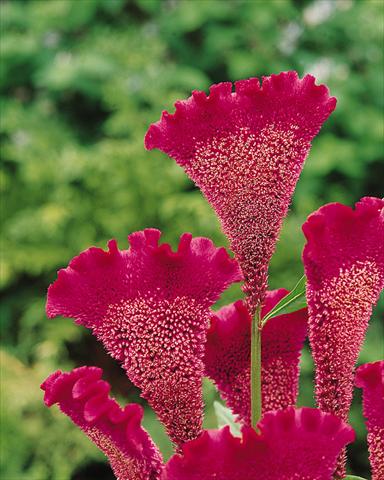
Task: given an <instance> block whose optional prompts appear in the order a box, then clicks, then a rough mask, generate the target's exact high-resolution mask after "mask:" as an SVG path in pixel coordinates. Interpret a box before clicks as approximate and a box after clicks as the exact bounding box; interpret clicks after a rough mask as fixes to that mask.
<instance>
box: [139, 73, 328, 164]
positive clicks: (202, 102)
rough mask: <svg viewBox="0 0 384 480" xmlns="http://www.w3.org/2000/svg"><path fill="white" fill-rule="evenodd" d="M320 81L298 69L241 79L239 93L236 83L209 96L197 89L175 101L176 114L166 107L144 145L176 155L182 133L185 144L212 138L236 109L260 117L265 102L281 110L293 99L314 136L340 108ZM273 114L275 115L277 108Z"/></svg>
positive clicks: (226, 84)
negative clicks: (302, 75) (296, 70)
mask: <svg viewBox="0 0 384 480" xmlns="http://www.w3.org/2000/svg"><path fill="white" fill-rule="evenodd" d="M315 81H316V79H315V78H314V77H313V76H312V75H305V76H304V77H303V78H302V79H300V78H299V76H298V74H297V72H295V71H288V72H281V73H279V74H278V75H270V76H267V77H262V83H260V81H259V79H258V78H249V79H246V80H239V81H237V82H235V83H234V86H235V91H234V92H233V91H232V88H233V85H232V83H231V82H223V83H218V84H215V85H212V86H211V87H210V89H209V95H206V93H205V92H203V91H198V90H194V91H193V92H192V95H191V96H190V97H189V98H188V99H187V100H179V101H177V102H176V103H175V109H176V110H175V113H174V114H170V113H168V112H167V111H163V113H162V116H161V119H160V120H159V121H158V122H156V123H154V124H152V125H151V126H150V127H149V129H148V132H147V134H146V136H145V142H144V143H145V147H146V148H147V149H148V150H151V149H153V148H159V149H161V150H164V151H166V153H168V154H169V155H170V156H173V155H172V152H173V151H176V150H177V136H178V135H179V143H180V144H181V143H183V142H184V141H187V143H190V139H189V140H188V135H189V136H193V137H194V140H195V141H198V140H201V139H203V138H205V137H206V136H207V131H208V132H209V131H212V130H214V129H215V128H217V127H219V126H221V125H225V123H226V118H227V117H228V114H230V113H232V112H234V111H235V112H236V111H242V110H243V111H244V110H251V111H253V112H254V115H255V116H257V115H258V111H259V110H262V109H263V107H264V106H265V105H268V104H273V105H274V106H275V107H277V108H282V107H283V105H284V104H285V103H286V104H288V103H289V102H292V104H294V105H295V108H298V109H300V111H301V112H302V118H299V119H298V121H299V122H300V123H303V125H304V124H305V123H306V124H307V125H306V130H308V131H310V132H311V135H312V136H314V135H316V134H317V133H318V131H319V130H320V127H321V124H322V123H323V122H324V121H325V119H326V118H327V117H328V116H329V115H330V113H331V112H332V111H333V110H334V109H335V107H336V98H334V97H330V96H329V90H328V88H327V87H326V86H325V85H315ZM270 116H271V118H273V112H271V114H270ZM186 125H188V127H189V128H188V129H187V128H185V127H186ZM207 126H209V129H208V130H207ZM208 134H209V133H208ZM166 143H167V146H165V144H166ZM177 161H178V163H179V164H180V165H183V164H185V163H187V161H186V160H183V159H182V158H177Z"/></svg>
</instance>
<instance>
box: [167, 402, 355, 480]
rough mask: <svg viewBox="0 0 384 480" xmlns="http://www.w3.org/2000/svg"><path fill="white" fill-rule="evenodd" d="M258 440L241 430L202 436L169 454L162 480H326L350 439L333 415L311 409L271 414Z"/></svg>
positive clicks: (346, 428)
mask: <svg viewBox="0 0 384 480" xmlns="http://www.w3.org/2000/svg"><path fill="white" fill-rule="evenodd" d="M259 428H260V432H261V433H260V435H259V434H257V433H256V432H255V430H253V429H252V428H250V427H244V428H243V431H242V433H243V438H242V439H240V438H235V437H233V436H232V435H231V433H230V431H229V428H228V427H224V428H223V429H221V430H219V431H205V432H204V433H203V434H202V435H201V436H200V437H199V438H197V439H196V440H193V441H192V442H189V443H187V444H185V445H184V446H183V456H181V455H174V456H173V457H172V458H171V459H170V460H169V462H168V464H167V465H166V467H165V471H164V473H163V475H162V477H161V479H162V480H211V479H213V478H215V479H216V478H217V479H220V480H293V479H296V480H331V478H332V472H333V470H334V468H335V464H336V459H337V456H338V454H339V452H340V450H341V449H342V447H344V446H345V445H346V444H347V443H350V442H352V441H353V440H354V433H353V430H352V428H351V427H349V426H347V425H346V424H345V423H343V422H342V421H341V420H340V419H339V418H337V417H335V416H334V415H330V414H326V413H323V412H321V411H320V410H316V409H312V408H301V409H294V408H289V409H287V410H282V411H277V412H270V413H267V414H265V415H264V417H263V419H262V420H261V422H260V423H259Z"/></svg>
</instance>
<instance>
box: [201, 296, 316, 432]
mask: <svg viewBox="0 0 384 480" xmlns="http://www.w3.org/2000/svg"><path fill="white" fill-rule="evenodd" d="M287 293H288V291H287V290H285V289H283V288H282V289H279V290H274V291H271V292H267V295H266V300H265V305H264V308H263V309H262V312H261V316H262V317H264V316H265V315H266V314H267V313H268V312H269V311H270V310H271V309H272V308H273V307H274V306H275V305H276V304H277V303H278V302H279V301H280V300H281V299H282V298H283V297H284V296H285V295H286V294H287ZM251 322H252V319H251V316H250V314H249V312H248V309H247V308H246V306H245V305H244V303H243V302H242V301H238V302H235V303H233V304H231V305H228V306H226V307H223V308H222V309H220V310H219V311H218V312H215V313H213V314H212V319H211V328H210V330H209V332H208V336H207V344H206V350H205V358H204V363H205V372H206V375H207V376H208V377H210V378H211V379H212V380H213V381H214V382H215V384H216V385H217V387H218V389H219V391H220V393H221V395H222V397H223V399H224V400H225V401H226V403H227V405H228V406H229V407H230V408H231V409H232V411H233V412H234V413H235V414H237V415H238V417H239V420H240V421H241V422H243V423H244V424H245V425H250V423H251V388H250V381H251ZM306 335H307V311H306V309H302V310H299V311H297V312H294V313H289V314H285V315H279V316H277V317H273V318H271V319H270V320H268V322H267V323H266V324H265V326H264V328H263V330H262V334H261V361H262V364H261V388H262V410H263V412H267V411H269V410H278V409H285V408H287V407H289V406H291V405H295V404H296V399H297V394H298V384H299V360H300V352H301V349H302V347H303V343H304V340H305V337H306Z"/></svg>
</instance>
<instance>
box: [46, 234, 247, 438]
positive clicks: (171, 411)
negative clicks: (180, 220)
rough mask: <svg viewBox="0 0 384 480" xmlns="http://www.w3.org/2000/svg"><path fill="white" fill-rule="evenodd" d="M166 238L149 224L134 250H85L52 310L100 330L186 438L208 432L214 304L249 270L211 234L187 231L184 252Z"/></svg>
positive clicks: (171, 428) (176, 434) (52, 298)
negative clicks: (206, 358) (207, 364)
mask: <svg viewBox="0 0 384 480" xmlns="http://www.w3.org/2000/svg"><path fill="white" fill-rule="evenodd" d="M159 238H160V232H159V231H158V230H154V229H148V230H144V231H143V232H136V233H133V234H132V235H130V236H129V241H130V244H131V248H130V249H129V250H123V251H120V250H118V248H117V246H116V243H115V242H114V241H112V242H110V244H109V251H108V252H105V251H103V250H101V249H99V248H90V249H89V250H86V251H85V252H83V253H81V254H80V255H79V256H78V257H76V258H74V259H73V260H72V261H71V262H70V264H69V266H68V268H66V269H64V270H60V271H59V274H58V279H57V280H56V282H55V283H53V284H52V285H51V286H50V288H49V290H48V301H47V313H48V316H49V317H54V316H56V315H64V316H68V317H72V318H75V319H76V322H77V323H80V324H82V325H85V326H86V327H88V328H90V329H92V331H93V333H94V334H95V335H96V336H97V338H98V339H100V340H101V341H102V342H103V344H104V346H105V348H106V349H107V350H108V351H109V352H110V354H111V355H112V356H113V357H114V358H116V359H117V360H118V361H120V362H122V364H123V367H124V368H125V370H126V372H127V375H128V377H129V378H130V380H131V381H132V382H133V383H134V384H135V385H137V386H138V387H139V388H141V390H142V396H143V397H144V398H146V399H147V400H148V402H149V404H150V405H151V406H152V408H153V409H154V410H155V411H156V412H157V414H158V416H159V418H160V420H161V421H162V422H163V423H164V425H165V426H166V428H167V431H168V433H169V435H170V437H171V439H172V440H173V441H174V442H176V443H182V442H183V441H186V440H190V439H193V438H195V437H196V436H197V435H198V434H199V433H200V431H201V423H202V412H203V405H202V394H201V388H202V387H201V379H202V372H203V363H202V358H203V355H204V343H205V340H206V331H207V329H208V322H209V313H210V311H209V307H210V306H211V305H212V303H213V302H215V301H216V300H217V298H218V296H219V295H220V293H221V292H222V291H223V290H224V289H225V288H226V287H227V286H228V285H229V284H230V283H231V282H233V281H237V280H240V279H241V274H240V269H239V267H238V265H237V263H236V261H235V260H232V259H230V258H229V256H228V254H227V253H226V251H225V250H224V249H223V248H216V247H214V245H213V243H212V242H211V241H210V240H208V239H206V238H194V239H192V237H191V235H190V234H184V235H182V237H181V239H180V243H179V247H178V250H177V252H173V251H172V250H171V247H170V246H169V245H168V244H162V245H159V244H158V242H159Z"/></svg>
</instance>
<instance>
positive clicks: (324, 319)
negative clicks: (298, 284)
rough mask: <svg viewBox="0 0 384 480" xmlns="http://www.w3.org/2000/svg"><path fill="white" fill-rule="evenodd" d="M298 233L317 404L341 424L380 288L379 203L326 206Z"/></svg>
mask: <svg viewBox="0 0 384 480" xmlns="http://www.w3.org/2000/svg"><path fill="white" fill-rule="evenodd" d="M303 231H304V234H305V236H306V238H307V244H306V246H305V248H304V253H303V261H304V265H305V272H306V275H307V280H308V284H307V299H308V313H309V339H310V343H311V348H312V354H313V357H314V361H315V365H316V398H317V403H318V406H319V408H320V409H321V410H323V411H325V412H332V413H335V414H336V415H338V416H339V417H340V418H342V419H343V420H346V419H347V418H348V412H349V408H350V405H351V401H352V390H353V373H354V365H355V363H356V361H357V358H358V355H359V351H360V348H361V346H362V343H363V340H364V335H365V332H366V329H367V326H368V321H369V318H370V316H371V314H372V308H373V306H374V305H375V303H376V302H377V300H378V297H379V294H380V291H381V290H382V288H383V286H384V200H380V199H378V198H371V197H365V198H363V199H361V200H360V202H358V203H357V204H356V208H355V210H353V209H351V208H349V207H346V206H344V205H340V204H337V203H334V204H329V205H325V206H324V207H321V208H320V209H319V210H318V211H317V212H315V213H313V214H312V215H310V216H309V218H308V220H307V221H306V223H304V225H303ZM342 463H343V462H342V461H341V462H340V468H339V473H338V474H339V476H342V475H343V474H344V468H343V465H342Z"/></svg>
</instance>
